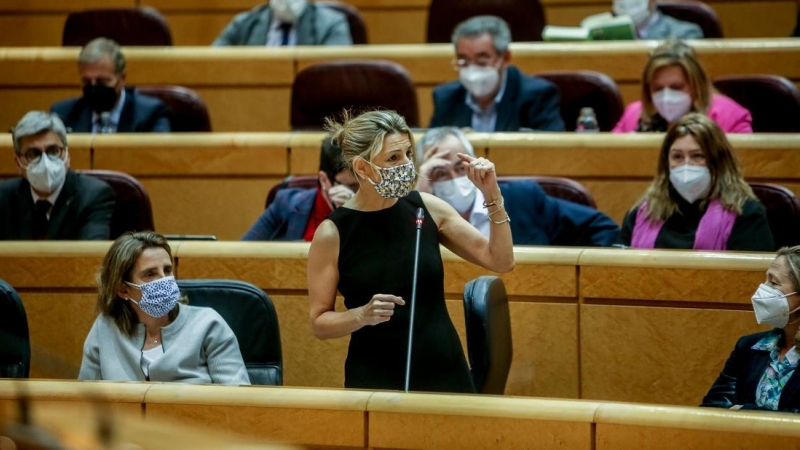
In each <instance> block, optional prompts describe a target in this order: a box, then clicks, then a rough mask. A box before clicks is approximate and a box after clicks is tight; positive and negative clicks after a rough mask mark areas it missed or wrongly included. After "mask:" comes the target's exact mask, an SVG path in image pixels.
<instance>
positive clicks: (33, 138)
mask: <svg viewBox="0 0 800 450" xmlns="http://www.w3.org/2000/svg"><path fill="white" fill-rule="evenodd" d="M13 139H14V160H15V161H16V163H17V167H18V168H19V171H20V173H21V174H22V178H14V179H11V180H6V181H2V182H0V240H30V239H48V240H88V239H97V240H105V239H109V237H110V224H111V211H112V209H113V207H114V192H113V191H112V190H111V187H109V186H108V185H107V184H106V183H104V182H103V181H100V180H97V179H94V178H91V177H88V176H86V175H82V174H79V173H77V172H74V171H72V170H71V169H70V168H69V150H68V147H67V130H66V128H65V127H64V124H63V123H62V122H61V119H59V118H58V116H56V115H54V114H47V113H46V112H44V111H31V112H29V113H27V114H25V116H24V117H23V118H22V120H20V121H19V123H18V124H17V126H16V127H14V130H13Z"/></svg>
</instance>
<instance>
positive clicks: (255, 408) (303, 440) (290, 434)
mask: <svg viewBox="0 0 800 450" xmlns="http://www.w3.org/2000/svg"><path fill="white" fill-rule="evenodd" d="M260 393H264V394H266V395H258V394H260ZM370 395H371V392H367V391H344V390H339V391H328V390H309V389H291V388H267V389H264V388H257V387H226V386H214V387H213V388H211V389H209V387H208V386H190V385H175V384H173V385H160V386H158V385H157V386H153V388H151V389H150V390H148V392H147V394H146V396H145V401H146V403H147V416H146V417H147V420H148V421H150V420H160V419H161V418H166V417H169V418H171V419H175V420H180V421H181V422H186V423H192V424H195V425H202V426H203V427H205V428H208V429H211V430H217V431H225V432H233V433H238V434H243V435H247V436H249V437H257V438H259V439H263V440H266V441H269V442H277V443H299V444H313V445H331V446H354V447H356V446H357V447H362V446H364V439H365V436H366V416H365V414H364V411H365V410H366V405H367V400H368V399H369V397H370Z"/></svg>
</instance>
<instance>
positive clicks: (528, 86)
mask: <svg viewBox="0 0 800 450" xmlns="http://www.w3.org/2000/svg"><path fill="white" fill-rule="evenodd" d="M510 43H511V30H510V29H509V28H508V24H507V23H506V22H505V21H504V20H503V19H501V18H499V17H495V16H476V17H473V18H471V19H469V20H466V21H465V22H462V23H461V24H459V25H458V26H457V27H456V29H455V31H454V32H453V45H454V46H455V50H456V59H455V61H454V62H453V68H454V69H455V70H457V71H458V78H459V81H452V82H450V83H444V84H441V85H439V86H436V88H434V90H433V117H432V118H431V122H430V125H429V127H430V128H434V127H442V126H456V127H470V128H472V130H474V131H477V132H492V131H524V130H529V131H530V130H539V131H564V121H563V120H562V119H561V100H560V97H559V95H558V88H556V87H555V85H553V84H552V83H550V82H549V81H546V80H543V79H541V78H537V77H531V76H528V75H525V74H524V73H522V72H520V70H519V69H517V68H516V67H514V66H512V65H510V61H511V51H510V50H509V48H508V46H509V44H510Z"/></svg>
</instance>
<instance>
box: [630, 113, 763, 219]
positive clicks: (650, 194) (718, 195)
mask: <svg viewBox="0 0 800 450" xmlns="http://www.w3.org/2000/svg"><path fill="white" fill-rule="evenodd" d="M684 136H692V137H693V138H694V140H695V141H697V144H698V146H700V149H701V150H702V151H703V155H704V156H705V158H706V166H708V170H709V172H710V173H711V187H710V189H709V192H708V194H707V195H706V197H705V198H704V199H703V203H702V204H703V206H705V204H706V202H708V201H709V200H713V199H719V200H720V202H721V203H722V206H723V207H724V208H725V209H727V210H729V211H733V212H735V213H736V214H741V213H742V207H743V206H744V203H745V201H747V199H756V196H755V194H753V190H752V189H750V186H749V185H748V184H747V183H746V182H745V181H744V177H743V176H742V169H741V168H740V167H739V163H738V162H737V161H736V158H735V157H734V156H733V151H732V147H731V144H730V142H729V141H728V138H727V137H725V133H723V132H722V130H721V129H720V128H719V126H718V125H717V124H716V123H715V122H714V121H713V120H711V119H709V118H708V117H706V116H705V115H703V114H698V113H691V114H687V115H685V116H683V117H682V118H681V119H680V120H678V121H677V122H675V123H674V124H672V126H670V127H669V129H668V130H667V134H666V136H665V137H664V142H663V144H662V145H661V152H660V154H659V156H658V167H657V169H656V177H655V179H653V182H652V183H651V184H650V187H649V188H647V192H645V194H644V196H643V197H642V198H641V199H639V201H638V202H637V204H636V206H641V204H642V203H643V202H644V201H647V206H648V211H647V217H648V218H649V219H650V220H667V219H668V218H669V217H670V216H672V214H674V213H675V212H676V211H678V204H677V203H676V202H675V200H673V199H672V197H671V196H670V194H669V189H670V182H669V151H670V149H671V148H672V145H673V144H674V143H675V141H676V140H678V138H681V137H684Z"/></svg>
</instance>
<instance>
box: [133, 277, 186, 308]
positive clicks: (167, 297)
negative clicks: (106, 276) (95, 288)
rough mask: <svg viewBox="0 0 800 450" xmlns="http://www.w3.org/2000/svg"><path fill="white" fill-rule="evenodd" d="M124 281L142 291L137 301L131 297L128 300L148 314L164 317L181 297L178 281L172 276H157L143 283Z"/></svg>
mask: <svg viewBox="0 0 800 450" xmlns="http://www.w3.org/2000/svg"><path fill="white" fill-rule="evenodd" d="M125 283H127V284H128V285H129V286H131V287H135V288H136V289H139V290H140V291H142V299H141V300H139V301H138V302H137V301H136V300H133V299H131V298H129V299H128V300H130V301H132V302H133V303H135V304H136V305H137V306H139V309H141V310H142V311H144V312H145V314H147V315H148V316H153V317H164V316H165V315H167V313H169V312H170V311H172V309H173V308H175V305H176V304H178V300H179V299H180V298H181V291H180V289H178V282H177V281H175V277H173V276H169V277H164V278H159V279H158V280H155V281H151V282H149V283H143V284H133V283H129V282H127V281H126V282H125Z"/></svg>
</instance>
